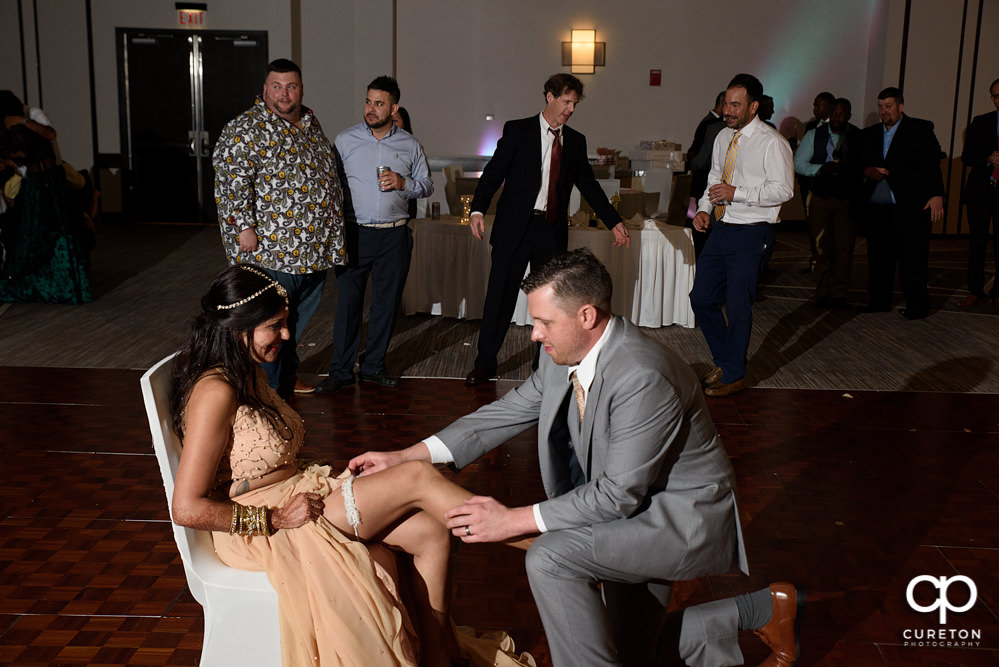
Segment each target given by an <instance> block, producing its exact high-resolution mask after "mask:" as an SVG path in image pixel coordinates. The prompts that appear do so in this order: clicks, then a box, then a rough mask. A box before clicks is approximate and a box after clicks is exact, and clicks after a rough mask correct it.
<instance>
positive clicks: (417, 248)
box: [402, 218, 694, 327]
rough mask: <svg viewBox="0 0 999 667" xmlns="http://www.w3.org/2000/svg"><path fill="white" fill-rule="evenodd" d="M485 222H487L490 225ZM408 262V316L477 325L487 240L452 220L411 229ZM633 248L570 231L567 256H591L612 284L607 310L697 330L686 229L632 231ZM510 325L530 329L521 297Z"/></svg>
mask: <svg viewBox="0 0 999 667" xmlns="http://www.w3.org/2000/svg"><path fill="white" fill-rule="evenodd" d="M488 222H489V220H488V218H487V223H488ZM412 224H413V258H412V263H411V265H410V268H409V277H408V279H407V281H406V289H405V291H404V292H403V295H402V302H403V307H404V308H405V312H406V314H407V315H408V314H412V313H432V314H434V315H444V316H446V317H459V318H470V319H477V318H479V317H482V305H483V302H484V301H485V297H486V284H487V282H488V279H489V265H490V251H491V247H490V245H489V233H490V232H491V230H492V227H491V226H490V225H488V224H487V226H486V236H485V238H484V239H483V240H481V241H478V240H476V238H475V237H474V236H472V233H471V231H470V230H469V228H468V226H467V225H461V224H458V220H457V218H442V219H440V220H428V219H418V220H414V221H413V223H412ZM629 228H630V232H631V248H618V247H615V246H614V245H613V235H612V234H611V232H609V231H607V230H606V229H603V228H599V229H597V228H592V227H572V228H570V229H569V247H570V248H582V247H587V248H589V249H590V250H591V251H592V252H593V254H594V255H596V257H597V258H598V259H599V260H600V261H601V262H603V263H604V265H605V266H606V267H607V270H608V271H609V272H610V274H611V278H612V279H613V281H614V297H613V299H612V301H611V307H612V309H613V310H614V313H615V314H620V315H624V316H626V317H627V318H628V319H630V320H631V321H632V322H633V323H634V324H637V325H638V326H643V327H661V326H669V325H671V324H679V325H682V326H685V327H693V326H694V314H693V312H692V311H691V310H690V299H689V297H688V295H689V294H690V288H691V287H692V286H693V284H694V244H693V241H692V238H691V232H690V230H689V229H685V228H683V227H675V226H672V225H666V224H664V223H659V222H657V221H655V220H645V221H644V222H643V223H640V224H637V225H636V224H632V223H629ZM513 322H515V323H516V324H530V322H531V320H530V317H529V316H528V314H527V297H526V296H525V295H524V294H523V293H521V294H520V298H519V299H518V301H517V309H516V311H515V312H514V316H513Z"/></svg>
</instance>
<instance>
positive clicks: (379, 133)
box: [316, 76, 434, 392]
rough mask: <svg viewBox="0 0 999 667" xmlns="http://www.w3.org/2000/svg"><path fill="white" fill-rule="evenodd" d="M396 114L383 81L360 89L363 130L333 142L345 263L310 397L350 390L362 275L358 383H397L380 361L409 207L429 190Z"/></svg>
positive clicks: (389, 83) (422, 163)
mask: <svg viewBox="0 0 999 667" xmlns="http://www.w3.org/2000/svg"><path fill="white" fill-rule="evenodd" d="M398 108H399V84H398V83H396V81H395V79H393V78H391V77H388V76H380V77H378V78H376V79H375V80H374V81H372V82H371V83H370V84H369V85H368V91H367V95H366V98H365V100H364V122H363V123H359V124H358V125H355V126H353V127H350V128H347V129H346V130H344V131H343V132H341V133H340V134H339V135H337V138H336V141H335V142H334V143H335V145H336V149H337V152H338V153H339V155H340V157H341V159H342V160H343V167H344V173H345V174H346V178H347V184H348V185H349V186H350V187H349V189H350V199H351V201H350V202H349V203H350V205H349V206H346V207H345V208H346V209H347V211H348V215H347V228H348V234H347V256H348V263H347V266H346V267H338V268H337V272H336V273H337V288H338V290H339V293H338V295H337V309H336V322H335V324H334V326H333V359H332V360H331V361H330V370H329V377H328V378H327V379H326V380H324V381H323V382H321V383H320V384H319V386H318V387H316V391H318V392H327V391H333V390H335V389H339V388H340V387H343V386H346V385H351V384H354V381H355V379H354V364H355V362H356V361H357V356H358V350H359V349H360V344H361V321H362V318H363V312H362V307H363V305H364V290H365V288H366V286H367V282H368V275H369V274H370V275H371V308H370V311H369V321H368V340H367V344H366V347H365V352H364V355H363V356H362V360H361V369H360V370H361V379H362V380H364V381H366V382H374V383H377V384H379V385H381V386H383V387H395V386H396V385H397V384H398V383H399V378H398V377H395V376H393V375H389V374H388V373H387V372H386V370H385V353H386V351H387V350H388V344H389V339H390V338H391V336H392V329H393V327H394V326H395V316H396V312H397V311H398V310H399V301H400V299H401V298H402V290H403V287H404V286H405V284H406V275H407V274H408V273H409V260H410V253H411V251H412V249H413V233H412V231H411V230H410V229H409V226H408V222H409V202H410V200H413V199H420V198H423V197H428V196H430V194H431V193H433V191H434V185H433V181H432V180H431V178H430V167H429V166H428V165H427V158H426V156H425V155H424V153H423V147H422V146H420V142H419V141H417V140H416V139H415V138H414V137H413V135H411V134H409V133H408V132H406V131H405V130H402V129H399V128H397V127H396V126H395V125H394V124H393V123H392V114H393V113H395V112H396V111H397V110H398ZM352 232H353V233H352Z"/></svg>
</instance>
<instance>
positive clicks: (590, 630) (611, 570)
mask: <svg viewBox="0 0 999 667" xmlns="http://www.w3.org/2000/svg"><path fill="white" fill-rule="evenodd" d="M525 565H526V568H527V576H528V579H529V581H530V584H531V592H532V593H533V594H534V600H535V602H536V603H537V606H538V610H539V611H540V613H541V620H542V622H543V623H544V626H545V634H546V636H547V638H548V646H549V649H550V650H551V655H552V663H553V664H554V665H555V667H577V666H578V667H584V666H585V667H589V666H590V665H650V664H657V663H658V661H659V659H657V658H656V655H657V646H658V644H659V639H660V636H664V635H665V636H669V635H672V636H673V637H676V636H677V635H678V636H679V641H678V644H677V646H676V647H675V648H674V647H669V648H668V649H667V650H668V651H669V652H670V653H671V654H672V655H677V654H679V657H680V658H681V659H682V660H683V662H684V663H685V664H686V665H689V666H690V667H701V666H703V667H722V666H724V665H741V664H742V662H743V658H742V651H740V650H739V642H738V632H739V627H738V626H739V610H738V608H737V607H736V604H735V601H734V600H732V599H731V598H728V599H724V600H717V601H714V602H709V603H706V604H702V605H697V606H694V607H689V608H687V609H684V610H683V613H682V614H670V615H669V616H667V613H666V609H667V606H668V605H669V598H670V592H671V590H672V582H669V581H648V580H646V579H642V578H640V577H638V576H635V575H634V574H630V573H628V572H622V571H620V570H619V569H617V568H616V567H615V565H614V563H613V562H600V561H598V560H597V559H596V557H595V556H594V552H593V530H592V528H590V527H589V526H585V527H580V528H570V529H566V530H557V531H552V532H549V533H545V534H543V535H541V536H540V537H539V538H538V539H536V540H535V541H534V543H533V544H532V545H531V548H530V549H529V550H528V552H527V558H526V562H525ZM598 584H600V586H599V587H598ZM670 622H674V623H676V622H679V623H682V625H681V627H680V628H679V632H677V631H676V629H675V628H672V629H667V625H668V623H670ZM658 648H659V650H660V652H661V651H662V647H658Z"/></svg>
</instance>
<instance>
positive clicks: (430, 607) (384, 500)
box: [324, 461, 472, 665]
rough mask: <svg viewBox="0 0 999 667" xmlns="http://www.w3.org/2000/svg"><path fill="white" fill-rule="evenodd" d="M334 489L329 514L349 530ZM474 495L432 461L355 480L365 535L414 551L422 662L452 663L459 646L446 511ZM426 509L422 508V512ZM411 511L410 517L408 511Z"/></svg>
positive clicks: (415, 462)
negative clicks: (450, 598) (449, 590)
mask: <svg viewBox="0 0 999 667" xmlns="http://www.w3.org/2000/svg"><path fill="white" fill-rule="evenodd" d="M338 496H339V494H334V495H333V496H331V497H330V499H329V500H327V502H326V511H325V512H324V514H325V516H326V518H327V519H328V520H329V521H330V522H331V523H333V524H334V525H335V526H336V527H337V528H339V529H340V530H341V531H343V532H344V533H346V534H347V535H352V534H353V532H354V531H353V528H352V527H351V526H350V525H349V524H348V523H347V519H346V512H345V510H344V506H343V502H338V501H339V500H340V499H339V498H338ZM470 497H472V494H471V493H469V492H468V491H466V490H465V489H463V488H461V487H460V486H457V485H456V484H453V483H452V482H450V481H448V480H446V479H445V478H444V477H443V476H441V474H440V473H439V472H438V471H437V469H436V468H434V467H433V466H432V465H430V464H429V463H424V462H421V461H410V462H407V463H403V464H401V465H398V466H394V467H392V468H389V469H388V470H384V471H382V472H379V473H377V474H374V475H368V476H366V477H359V478H357V479H355V480H354V499H355V502H356V505H357V509H358V512H359V513H360V516H361V524H360V525H359V526H358V527H357V531H358V535H359V536H360V537H361V539H364V540H371V539H379V540H382V541H384V542H385V543H386V544H389V545H392V546H397V547H398V548H400V549H402V550H403V551H405V552H406V553H409V554H411V555H412V556H413V565H414V568H415V569H416V571H417V574H418V576H419V579H420V581H419V582H416V586H415V588H416V593H417V595H416V597H417V600H418V604H419V606H420V608H419V609H418V616H419V619H418V620H419V623H420V627H421V630H422V632H421V635H422V638H423V639H424V641H423V642H422V643H423V651H424V660H423V662H424V664H430V665H437V664H445V665H446V664H448V661H449V657H450V658H456V657H457V646H456V643H455V639H454V635H453V633H452V630H451V624H450V619H449V617H448V614H447V612H448V593H447V570H448V560H449V556H450V544H451V539H450V533H449V532H448V531H447V529H446V528H445V527H444V522H445V518H444V513H445V512H446V511H447V510H448V509H450V508H452V507H456V506H458V505H461V504H462V503H463V502H464V501H465V499H466V498H470ZM419 510H422V511H419ZM407 515H408V516H407Z"/></svg>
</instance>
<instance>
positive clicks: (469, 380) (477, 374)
mask: <svg viewBox="0 0 999 667" xmlns="http://www.w3.org/2000/svg"><path fill="white" fill-rule="evenodd" d="M495 375H496V369H495V368H484V367H482V366H476V367H475V368H473V369H472V370H471V371H470V372H469V374H468V375H467V376H465V384H467V385H468V386H470V387H472V386H474V385H477V384H485V383H487V382H489V381H490V380H492V379H493V376H495Z"/></svg>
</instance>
